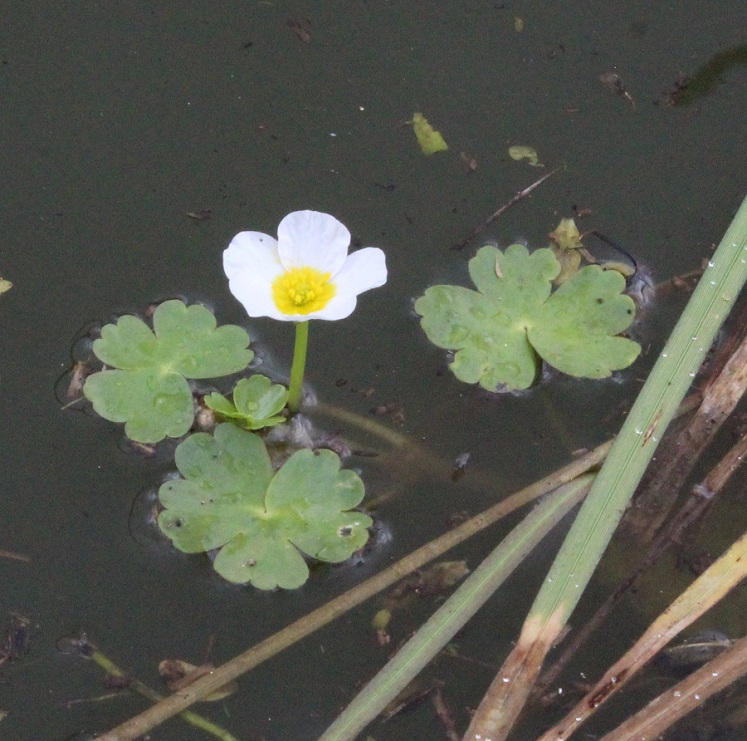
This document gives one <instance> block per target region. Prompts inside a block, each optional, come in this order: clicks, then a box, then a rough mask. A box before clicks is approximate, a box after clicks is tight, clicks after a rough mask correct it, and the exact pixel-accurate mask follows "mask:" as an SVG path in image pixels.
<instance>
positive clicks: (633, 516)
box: [620, 306, 747, 544]
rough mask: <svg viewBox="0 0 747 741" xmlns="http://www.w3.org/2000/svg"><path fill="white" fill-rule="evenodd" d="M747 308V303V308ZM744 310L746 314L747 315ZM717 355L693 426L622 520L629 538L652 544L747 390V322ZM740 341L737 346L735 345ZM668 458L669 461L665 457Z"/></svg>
mask: <svg viewBox="0 0 747 741" xmlns="http://www.w3.org/2000/svg"><path fill="white" fill-rule="evenodd" d="M745 309H747V306H746V307H745ZM745 309H743V310H742V315H744V313H745ZM736 327H737V332H736V333H735V335H734V337H732V338H731V339H730V342H728V343H727V346H726V347H725V348H723V349H722V351H721V352H720V353H719V357H717V358H715V359H714V361H713V363H712V366H713V375H712V377H711V380H710V381H709V382H708V383H707V385H706V387H705V389H704V391H703V402H702V403H701V405H700V408H699V409H698V411H697V412H696V414H695V416H694V417H693V418H692V420H690V422H689V423H688V425H687V426H686V427H684V428H683V429H682V431H681V432H680V433H679V434H678V435H677V436H676V437H675V438H673V439H672V440H671V443H670V444H669V445H668V446H667V448H666V452H667V453H670V455H669V456H665V455H664V454H661V453H660V455H659V456H658V465H657V466H656V468H654V469H652V471H651V473H650V474H647V476H646V478H644V483H643V484H642V486H641V488H640V492H641V493H640V494H639V495H638V496H637V497H636V499H635V500H634V502H633V506H632V507H631V508H630V510H629V511H628V513H627V514H626V517H625V519H624V520H623V521H622V522H621V524H620V534H621V535H622V536H623V537H629V538H635V539H636V542H637V543H639V544H640V543H642V542H643V543H645V542H650V541H651V540H652V539H653V537H654V534H655V533H656V531H657V530H658V529H659V528H660V527H661V525H662V523H663V522H664V520H665V519H666V517H667V515H668V513H669V512H670V510H671V508H672V506H673V504H674V502H675V501H676V499H677V496H678V494H679V492H680V490H681V488H682V486H683V484H684V483H685V480H686V479H687V477H688V475H689V474H690V472H691V471H692V468H693V466H694V465H695V462H696V461H697V459H698V458H699V457H700V455H701V453H702V452H703V451H704V450H705V449H706V447H707V446H708V445H709V444H710V442H711V441H712V440H713V438H714V437H715V435H716V433H717V432H718V431H719V429H720V428H721V425H722V424H723V423H724V421H725V420H726V419H727V418H728V417H729V415H730V414H731V413H732V411H733V410H734V407H735V406H736V405H737V403H738V402H739V400H740V399H741V398H742V396H743V395H744V394H745V391H746V390H747V322H746V323H744V324H740V323H737V324H736ZM735 345H738V347H736V349H733V348H734V346H735ZM665 457H666V459H665Z"/></svg>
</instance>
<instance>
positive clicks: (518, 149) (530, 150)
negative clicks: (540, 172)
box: [508, 144, 544, 167]
mask: <svg viewBox="0 0 747 741" xmlns="http://www.w3.org/2000/svg"><path fill="white" fill-rule="evenodd" d="M508 154H509V156H510V157H511V159H512V160H529V164H530V165H531V166H532V167H544V165H543V164H542V163H541V162H540V161H539V155H538V154H537V150H536V149H535V148H534V147H528V146H526V145H523V144H516V145H514V146H513V147H509V148H508Z"/></svg>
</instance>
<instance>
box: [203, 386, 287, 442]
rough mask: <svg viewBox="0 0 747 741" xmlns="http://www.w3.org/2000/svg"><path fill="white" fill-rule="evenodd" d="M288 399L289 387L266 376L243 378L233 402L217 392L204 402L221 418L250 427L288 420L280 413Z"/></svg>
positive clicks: (259, 427) (236, 389) (207, 397)
mask: <svg viewBox="0 0 747 741" xmlns="http://www.w3.org/2000/svg"><path fill="white" fill-rule="evenodd" d="M287 401H288V390H287V389H286V388H285V386H281V385H280V384H273V383H272V381H270V379H269V378H267V376H260V375H257V376H251V378H242V379H241V380H240V381H239V382H238V383H237V384H236V388H235V389H234V390H233V401H230V400H229V399H227V398H226V397H225V396H223V394H219V393H218V392H217V391H215V392H213V393H212V394H210V395H209V396H206V397H205V404H206V405H207V406H208V407H209V408H210V409H212V410H213V411H214V412H217V414H218V415H219V416H220V417H223V418H224V419H229V420H235V421H236V423H237V424H238V425H240V426H241V427H244V428H245V429H247V430H259V429H261V428H263V427H273V426H275V425H277V424H280V423H281V422H284V421H285V417H283V416H282V415H281V414H279V412H280V411H281V410H282V408H283V407H284V406H285V403H286V402H287Z"/></svg>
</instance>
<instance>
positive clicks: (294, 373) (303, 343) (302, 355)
mask: <svg viewBox="0 0 747 741" xmlns="http://www.w3.org/2000/svg"><path fill="white" fill-rule="evenodd" d="M308 346H309V323H308V322H296V344H295V347H294V348H293V365H292V366H291V380H290V388H289V389H288V409H290V412H291V414H297V413H298V410H299V409H300V408H301V395H302V392H303V372H304V370H305V368H306V350H307V349H308Z"/></svg>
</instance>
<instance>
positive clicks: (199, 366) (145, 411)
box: [83, 301, 254, 443]
mask: <svg viewBox="0 0 747 741" xmlns="http://www.w3.org/2000/svg"><path fill="white" fill-rule="evenodd" d="M248 344H249V336H248V335H247V333H246V332H245V331H244V330H243V329H241V327H236V326H233V325H227V326H224V327H219V328H217V329H216V323H215V317H214V316H213V315H212V314H211V313H210V312H209V311H208V310H207V309H206V308H205V307H204V306H199V305H194V306H189V307H187V306H185V305H184V304H183V303H182V302H181V301H166V302H164V303H162V304H161V305H160V306H159V307H158V308H157V309H156V310H155V312H154V313H153V331H151V330H150V329H149V328H148V326H147V325H146V324H145V322H143V321H142V320H140V319H138V318H137V317H134V316H129V315H127V316H123V317H120V319H119V321H117V323H116V324H107V325H106V326H105V327H104V328H103V329H102V330H101V338H100V339H98V340H96V341H95V342H94V343H93V351H94V353H95V354H96V356H97V357H98V358H99V360H101V361H102V362H103V363H105V364H106V365H108V366H113V367H114V368H115V369H116V370H105V371H101V372H99V373H94V374H93V375H91V376H89V377H88V378H87V379H86V382H85V385H84V387H83V393H84V394H85V395H86V398H88V399H89V400H90V401H91V402H92V403H93V408H94V409H95V410H96V411H97V412H98V413H99V414H100V415H101V416H102V417H104V418H105V419H108V420H111V421H112V422H124V423H125V433H126V434H127V436H128V437H129V438H131V439H132V440H136V441H138V442H143V443H155V442H158V441H159V440H162V439H163V438H164V437H167V436H168V437H180V436H181V435H184V434H185V433H186V432H187V431H188V430H189V428H190V427H191V425H192V421H193V419H194V403H193V401H192V392H191V390H190V388H189V384H188V383H187V380H186V379H187V378H216V377H218V376H226V375H229V374H231V373H236V372H238V371H240V370H243V369H244V368H245V367H246V366H247V364H248V363H249V361H250V360H251V359H252V357H253V356H254V353H253V352H252V351H251V350H249V349H247V345H248Z"/></svg>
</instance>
